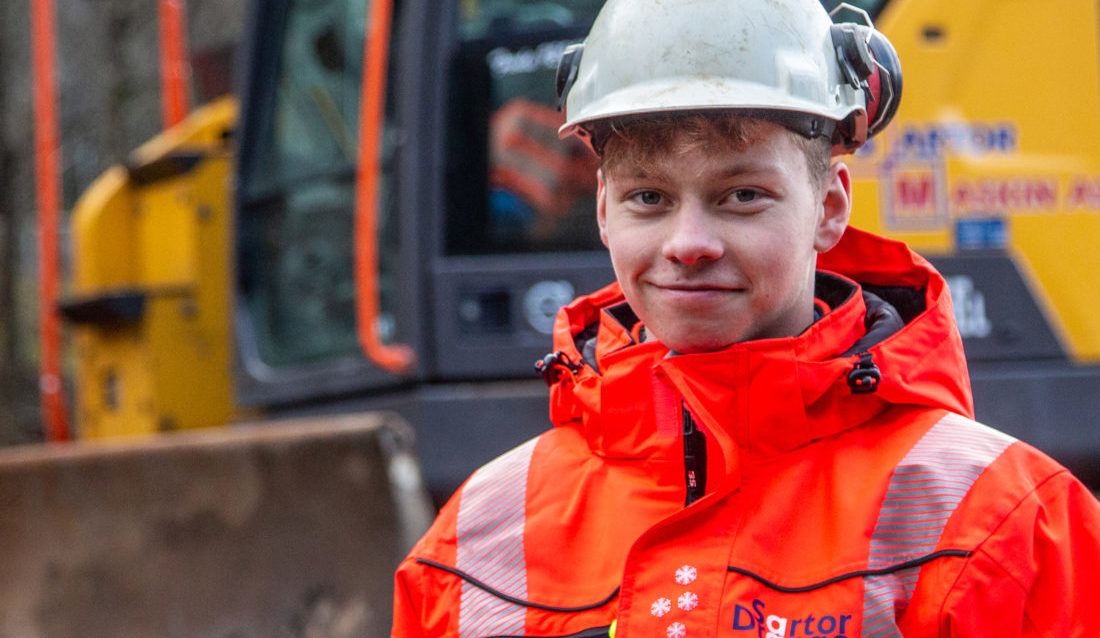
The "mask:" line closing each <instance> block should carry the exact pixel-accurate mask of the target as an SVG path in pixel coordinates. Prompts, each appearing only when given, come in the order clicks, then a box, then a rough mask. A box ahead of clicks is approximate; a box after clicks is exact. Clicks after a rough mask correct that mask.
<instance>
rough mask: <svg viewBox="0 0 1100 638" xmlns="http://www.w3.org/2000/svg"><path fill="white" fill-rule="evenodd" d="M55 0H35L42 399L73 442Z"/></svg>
mask: <svg viewBox="0 0 1100 638" xmlns="http://www.w3.org/2000/svg"><path fill="white" fill-rule="evenodd" d="M53 26H54V10H53V0H31V43H32V51H31V54H32V58H33V65H34V152H35V186H36V197H37V203H38V331H39V336H38V338H39V375H38V385H39V396H40V397H41V404H42V419H43V421H44V423H45V430H46V440H48V441H65V440H68V439H69V436H70V435H69V418H68V410H67V409H66V407H65V394H64V389H63V388H62V383H61V321H60V317H58V314H57V310H56V309H57V284H58V281H59V279H60V277H59V273H58V246H57V242H58V239H57V237H58V234H57V218H58V211H59V209H60V202H61V197H60V194H61V174H60V171H59V170H58V167H59V165H60V163H61V149H60V148H59V144H58V133H57V93H56V87H55V84H54V82H55V77H56V72H55V63H54V33H53Z"/></svg>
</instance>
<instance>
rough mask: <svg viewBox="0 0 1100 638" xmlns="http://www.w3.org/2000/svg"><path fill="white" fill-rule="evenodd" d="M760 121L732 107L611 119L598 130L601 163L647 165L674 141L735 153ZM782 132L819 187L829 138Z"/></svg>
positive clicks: (605, 166)
mask: <svg viewBox="0 0 1100 638" xmlns="http://www.w3.org/2000/svg"><path fill="white" fill-rule="evenodd" d="M763 121H764V120H760V119H757V118H752V117H745V116H742V115H738V114H737V113H736V112H731V111H720V112H714V113H705V112H692V113H659V114H655V115H646V116H640V117H634V118H622V119H619V120H614V121H612V122H611V123H610V124H609V125H608V128H607V129H605V130H604V131H603V132H602V133H603V134H602V136H601V137H602V138H603V139H602V143H601V147H602V148H601V150H602V154H601V156H600V167H601V168H603V169H604V171H611V170H614V169H615V167H617V166H620V165H622V164H623V163H624V162H630V163H633V164H641V165H642V168H643V169H648V168H650V167H649V166H646V164H649V163H652V161H653V160H652V158H653V157H654V155H655V154H656V153H657V152H659V151H660V150H661V149H667V148H669V147H670V146H671V145H672V144H673V143H674V142H675V141H676V140H686V141H687V143H688V144H689V145H690V146H692V147H696V148H704V149H706V150H707V151H713V152H716V153H724V152H730V151H740V150H743V149H744V148H745V147H746V146H748V145H749V143H750V142H751V141H752V140H753V138H754V137H755V135H756V131H757V130H758V127H759V126H760V125H761V123H762V122H763ZM784 130H785V131H786V132H787V134H788V135H790V136H791V139H792V140H793V141H794V143H795V145H796V146H798V148H799V149H800V150H801V151H802V153H803V155H804V156H805V157H806V168H807V169H808V174H809V176H810V180H811V186H813V187H814V189H815V190H816V189H819V188H820V187H821V183H822V181H823V180H824V179H825V175H826V174H827V173H828V172H829V164H830V162H831V160H832V145H831V144H830V142H829V140H828V138H825V137H815V138H808V137H805V136H802V135H799V134H798V133H795V132H793V131H790V130H787V129H784Z"/></svg>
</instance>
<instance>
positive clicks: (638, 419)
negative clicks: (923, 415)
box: [551, 229, 973, 474]
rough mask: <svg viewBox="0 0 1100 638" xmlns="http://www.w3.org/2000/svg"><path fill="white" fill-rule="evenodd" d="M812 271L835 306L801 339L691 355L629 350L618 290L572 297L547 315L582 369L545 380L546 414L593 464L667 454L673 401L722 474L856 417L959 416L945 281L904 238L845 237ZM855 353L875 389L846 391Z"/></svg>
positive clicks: (959, 365) (674, 420) (631, 339)
mask: <svg viewBox="0 0 1100 638" xmlns="http://www.w3.org/2000/svg"><path fill="white" fill-rule="evenodd" d="M819 271H820V272H825V273H832V276H829V275H825V277H824V280H825V281H828V282H832V283H830V284H828V286H829V289H830V291H831V294H832V296H833V297H834V298H836V299H839V300H840V303H839V304H838V305H833V306H832V310H831V312H829V313H827V314H826V315H825V316H824V317H822V318H821V319H819V320H818V321H816V322H815V323H814V324H813V325H811V326H810V327H809V328H808V329H807V330H806V331H804V332H803V333H802V334H800V335H798V336H797V337H788V338H782V339H762V340H758V341H749V342H744V343H738V344H734V345H732V346H730V347H728V348H725V349H723V350H719V351H715V352H708V353H700V354H687V355H685V354H673V353H670V352H669V351H668V349H667V348H666V347H665V346H664V345H663V344H661V343H660V342H658V341H648V342H645V343H637V339H636V338H635V336H636V332H637V331H636V330H635V331H634V332H635V335H632V334H631V329H632V328H633V327H634V326H633V325H632V321H631V319H632V317H633V313H631V312H630V310H629V307H627V306H626V304H625V301H624V298H623V296H622V292H621V290H620V289H619V287H618V285H617V284H612V285H611V286H608V287H606V288H604V289H602V290H599V291H597V292H595V293H593V294H591V295H588V296H586V297H581V298H579V299H577V300H576V301H574V302H573V303H572V304H570V305H569V306H567V307H566V308H564V309H563V310H562V312H561V313H560V314H559V316H558V320H557V324H556V327H555V348H556V350H558V351H560V352H562V353H563V354H564V355H565V357H566V358H567V359H568V360H569V361H571V362H573V363H574V364H579V363H581V362H582V361H587V362H586V363H585V364H583V365H581V366H580V367H579V368H577V367H576V366H574V367H575V369H574V370H573V371H571V373H570V374H568V375H562V376H561V377H559V378H558V379H557V381H556V383H554V384H552V386H551V417H552V419H553V420H554V422H555V424H557V425H559V426H571V427H580V428H581V429H582V430H583V432H584V434H585V436H586V438H587V440H588V442H589V445H590V447H591V448H592V449H593V451H595V452H596V453H597V454H600V455H603V456H607V457H613V458H635V459H645V458H650V459H672V458H677V459H678V458H679V455H680V454H681V452H682V450H681V449H680V447H679V446H678V445H677V443H678V441H679V434H680V427H681V410H682V407H681V402H682V404H683V405H686V406H687V407H688V409H690V411H691V412H692V414H693V415H694V416H695V418H696V420H697V421H699V422H700V423H701V424H702V425H703V426H704V428H705V429H706V431H707V434H708V437H709V438H710V439H711V441H712V443H713V444H714V445H716V446H717V447H718V448H719V449H717V450H715V452H719V454H720V458H722V460H723V462H724V464H725V471H726V473H727V474H729V473H732V472H735V471H736V469H737V468H738V467H739V466H740V465H741V464H743V463H745V462H753V461H755V460H764V459H766V458H769V457H772V456H775V455H777V454H781V453H784V452H787V451H790V450H793V449H795V448H798V447H800V446H802V445H805V444H807V443H809V442H811V441H814V440H817V439H820V438H823V437H827V436H829V435H832V434H835V433H837V432H840V431H842V430H845V429H848V428H852V427H855V426H857V425H860V424H861V423H865V422H866V421H867V420H869V419H871V418H873V417H874V416H875V415H877V414H878V413H880V412H882V411H883V410H885V409H886V408H887V407H889V406H890V405H897V404H913V405H923V406H929V407H937V408H945V409H948V410H952V411H954V412H957V413H960V414H964V415H967V416H972V413H973V408H972V400H971V397H970V387H969V381H968V378H967V370H966V363H965V359H964V357H963V352H962V341H961V339H960V337H959V335H958V332H957V330H956V328H955V325H954V320H953V316H952V310H951V303H950V299H949V296H948V292H947V287H946V284H945V283H944V280H943V278H942V277H941V276H940V275H939V274H938V273H937V272H936V271H935V270H934V269H933V268H932V266H931V265H929V264H928V263H927V262H926V261H925V260H924V259H922V258H921V257H919V256H918V255H916V254H915V253H912V252H911V251H910V250H909V249H908V248H907V247H905V245H904V244H901V243H899V242H894V241H890V240H886V239H883V238H879V237H876V236H873V235H870V234H868V233H864V232H861V231H858V230H856V229H849V230H848V231H847V232H846V233H845V236H844V238H843V239H842V240H841V242H840V244H838V246H837V247H836V248H834V249H833V250H832V251H830V252H829V253H827V254H826V255H823V256H822V257H821V258H820V259H819ZM820 281H822V276H821V275H820V274H819V282H820ZM819 290H820V285H819ZM819 296H820V294H819ZM880 296H881V297H885V298H886V300H887V301H888V302H894V304H893V305H890V304H883V303H882V302H881V301H879V297H880ZM869 305H870V306H871V310H870V311H869V310H868V306H869ZM895 307H896V310H895ZM899 317H900V321H898V318H899ZM890 321H896V322H897V323H896V325H892V326H888V325H886V323H888V322H890ZM593 338H594V339H595V349H594V359H595V360H594V361H593V360H592V359H593V349H592V348H591V347H590V346H589V347H588V348H587V351H588V357H587V359H586V357H585V352H584V350H586V348H585V346H586V345H588V344H591V342H592V340H593ZM865 352H866V353H870V355H871V361H872V362H873V363H874V365H876V366H877V367H878V369H879V370H880V372H881V376H882V380H881V382H880V384H879V385H878V388H877V390H876V391H875V392H873V393H870V394H857V393H855V392H853V389H852V387H851V386H850V385H849V383H848V376H849V373H850V372H851V371H852V369H853V367H854V366H855V365H856V363H857V362H858V361H859V360H860V358H861V356H860V355H862V354H864V353H865Z"/></svg>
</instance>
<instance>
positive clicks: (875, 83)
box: [867, 29, 901, 137]
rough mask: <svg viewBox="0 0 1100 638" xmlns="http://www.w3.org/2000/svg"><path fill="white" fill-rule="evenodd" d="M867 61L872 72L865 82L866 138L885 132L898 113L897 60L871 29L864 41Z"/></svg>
mask: <svg viewBox="0 0 1100 638" xmlns="http://www.w3.org/2000/svg"><path fill="white" fill-rule="evenodd" d="M867 44H868V47H869V48H870V49H871V57H872V58H874V61H875V71H874V73H872V74H871V78H870V81H869V82H868V85H869V86H868V88H869V89H870V90H869V91H868V93H867V137H871V136H872V135H874V134H876V133H878V132H879V131H881V130H882V129H884V128H886V125H887V124H889V123H890V120H893V119H894V115H895V114H897V112H898V106H899V105H900V104H901V60H900V59H898V52H897V51H895V50H894V45H892V44H890V41H889V40H887V39H886V36H884V35H882V33H881V32H879V31H876V30H874V29H872V30H871V39H870V40H869V41H868V43H867Z"/></svg>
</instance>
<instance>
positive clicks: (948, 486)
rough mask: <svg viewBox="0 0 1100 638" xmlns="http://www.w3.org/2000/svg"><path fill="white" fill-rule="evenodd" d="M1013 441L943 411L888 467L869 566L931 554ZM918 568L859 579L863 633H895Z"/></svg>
mask: <svg viewBox="0 0 1100 638" xmlns="http://www.w3.org/2000/svg"><path fill="white" fill-rule="evenodd" d="M1015 441H1016V439H1014V438H1012V437H1010V436H1008V435H1007V434H1003V433H1001V432H998V431H996V430H994V429H992V428H989V427H986V426H984V425H982V424H980V423H977V422H975V421H972V420H970V419H967V418H965V417H962V416H959V415H956V414H948V415H947V416H945V417H944V418H943V419H941V420H940V422H939V423H937V424H936V425H934V426H932V428H931V429H930V430H929V431H928V432H926V433H925V435H924V436H923V437H922V438H921V440H920V441H918V442H917V444H916V445H915V446H913V449H911V450H910V451H909V453H908V454H906V455H905V458H904V459H902V460H901V463H899V464H898V466H897V467H896V468H894V473H893V475H892V476H891V477H890V485H889V487H888V488H887V491H886V497H885V498H884V499H883V502H882V509H881V510H880V511H879V517H878V522H877V524H876V525H875V531H874V533H873V534H872V536H871V551H870V557H869V559H868V568H869V569H878V568H883V567H887V566H889V565H896V564H898V563H902V562H905V561H907V560H912V559H914V558H917V557H920V556H923V555H927V554H930V553H931V552H933V551H935V549H936V545H938V544H939V541H940V537H941V536H942V535H943V530H944V528H945V527H946V525H947V520H948V519H949V518H951V515H952V514H953V513H954V511H955V508H956V507H958V505H959V503H960V502H961V501H962V499H963V497H965V496H966V494H967V493H968V492H969V491H970V488H971V487H972V486H973V485H974V481H976V480H977V479H978V477H979V476H981V474H982V472H984V471H985V468H987V467H989V464H990V463H992V462H993V461H994V460H996V458H997V457H999V456H1000V455H1001V453H1003V452H1004V451H1005V448H1007V447H1008V446H1009V445H1011V444H1012V443H1013V442H1015ZM919 575H920V568H919V567H913V568H910V569H905V570H902V571H898V572H894V573H890V574H885V575H879V576H868V577H866V578H864V585H863V587H864V589H863V592H864V593H863V635H864V636H871V637H874V638H886V637H893V636H898V637H900V636H901V634H900V633H899V631H898V628H897V625H896V624H895V623H894V618H895V617H896V615H897V614H898V613H900V611H901V610H904V609H905V608H906V607H907V606H908V604H909V600H910V599H911V598H912V596H913V590H914V589H915V588H916V584H917V578H918V576H919Z"/></svg>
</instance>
